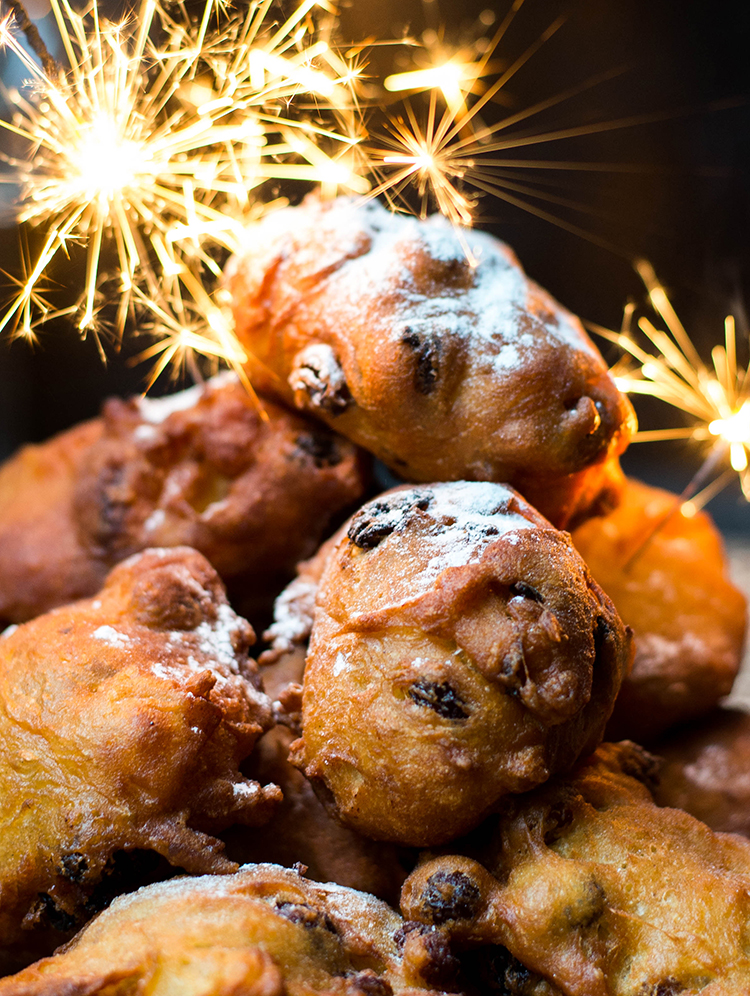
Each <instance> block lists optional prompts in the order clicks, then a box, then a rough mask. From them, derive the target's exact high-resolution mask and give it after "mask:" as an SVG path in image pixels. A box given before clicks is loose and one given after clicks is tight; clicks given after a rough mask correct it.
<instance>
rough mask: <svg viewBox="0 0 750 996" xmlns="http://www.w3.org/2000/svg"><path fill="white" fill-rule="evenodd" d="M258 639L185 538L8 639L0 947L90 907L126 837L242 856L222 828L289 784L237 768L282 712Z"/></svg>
mask: <svg viewBox="0 0 750 996" xmlns="http://www.w3.org/2000/svg"><path fill="white" fill-rule="evenodd" d="M252 639H253V633H252V630H251V628H250V627H249V625H248V624H247V623H246V622H245V621H244V620H243V619H241V618H239V617H238V616H236V615H235V613H234V612H233V611H232V609H231V608H230V607H229V605H228V603H227V601H226V597H225V595H224V590H223V587H222V585H221V582H220V580H219V578H218V576H217V574H216V572H215V571H214V570H213V568H211V566H210V565H209V564H208V562H207V561H206V560H205V558H203V557H202V556H201V555H200V554H198V553H196V552H195V551H193V550H187V549H185V548H177V549H175V550H155V551H147V552H145V553H143V554H140V555H137V556H135V557H133V558H131V559H130V560H127V561H126V562H125V563H123V564H121V565H119V566H118V567H117V568H116V569H115V570H113V571H112V573H111V574H110V575H109V578H108V579H107V582H106V585H105V587H104V588H103V589H102V591H101V592H100V593H99V594H98V595H97V597H96V598H94V599H89V600H86V601H81V602H78V603H75V604H74V605H71V606H67V607H64V608H60V609H56V610H53V611H52V612H50V613H48V614H46V615H44V616H40V617H39V618H37V619H36V620H34V621H33V622H30V623H26V624H25V625H22V626H19V627H17V628H15V629H14V630H12V631H11V630H8V631H6V633H5V634H4V635H3V637H2V638H0V744H2V750H1V751H0V798H1V799H2V800H3V805H2V812H1V813H0V944H1V943H8V942H9V941H10V940H12V939H13V938H14V937H16V936H17V935H18V932H19V930H20V929H21V927H22V925H23V926H24V927H33V926H35V925H36V924H40V925H41V926H45V925H47V923H51V924H52V925H53V926H55V925H57V924H60V925H63V926H67V927H69V926H70V925H72V923H74V922H75V920H76V918H83V917H85V916H86V914H87V903H88V900H89V899H90V897H91V895H92V892H93V889H94V887H95V885H96V883H97V881H98V880H99V879H100V877H101V874H102V872H103V870H104V869H105V867H106V865H107V863H108V861H109V859H110V858H111V857H112V855H113V854H114V853H115V852H116V851H119V850H122V849H125V850H130V849H134V848H139V849H145V850H153V851H156V852H157V853H158V854H160V855H162V856H163V857H165V858H166V859H168V860H169V862H170V863H172V864H173V865H177V866H180V867H182V868H185V869H187V870H188V871H190V872H224V871H228V870H232V869H233V868H234V867H236V866H234V865H233V864H232V863H231V862H229V861H227V860H226V859H225V858H224V857H223V856H222V854H221V851H222V847H223V845H221V843H220V842H219V841H218V840H216V839H215V838H214V837H212V836H209V834H213V833H215V832H216V831H218V830H221V829H224V828H225V827H227V826H228V825H230V824H231V823H234V822H243V823H247V824H251V825H252V824H254V823H259V822H262V821H263V820H264V819H267V818H268V816H269V814H270V810H271V808H272V804H273V803H274V802H275V801H277V800H278V796H279V790H278V788H277V787H276V786H275V785H269V786H266V787H261V786H260V785H259V784H258V783H257V782H251V781H247V780H245V779H244V778H243V777H242V776H241V775H240V773H239V771H238V766H239V764H240V762H241V761H242V760H243V758H245V757H247V755H248V754H249V753H250V751H251V750H252V748H253V745H254V744H255V742H256V740H257V739H258V737H259V736H260V734H261V733H262V731H263V730H264V729H268V728H269V726H270V725H271V724H272V716H271V708H270V706H271V704H270V701H269V699H268V698H267V697H266V696H265V695H264V694H263V693H262V692H261V691H260V690H259V682H258V679H257V670H256V667H255V664H254V662H252V661H251V660H250V659H249V658H248V657H247V648H248V645H249V644H250V642H251V641H252ZM91 912H92V911H91V910H90V908H89V911H88V915H90V913H91Z"/></svg>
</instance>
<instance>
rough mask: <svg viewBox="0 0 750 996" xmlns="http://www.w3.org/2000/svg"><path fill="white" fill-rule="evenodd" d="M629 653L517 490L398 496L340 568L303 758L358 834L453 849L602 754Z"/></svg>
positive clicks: (333, 571)
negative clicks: (518, 799)
mask: <svg viewBox="0 0 750 996" xmlns="http://www.w3.org/2000/svg"><path fill="white" fill-rule="evenodd" d="M630 650H631V648H630V632H629V630H628V629H627V628H626V627H625V626H624V624H623V623H622V622H621V621H620V619H619V617H618V615H617V613H616V611H615V609H614V606H613V605H612V603H611V602H610V600H609V599H608V598H607V596H606V595H605V594H604V593H603V592H602V590H601V589H600V588H599V586H598V585H597V584H596V582H595V581H594V580H593V579H592V577H591V575H590V574H589V572H588V570H587V568H586V565H585V563H584V562H583V560H582V558H581V557H580V556H579V555H578V553H577V552H576V551H575V549H574V548H573V546H572V544H571V542H570V538H569V536H568V535H567V533H562V532H559V531H558V530H557V529H555V528H553V527H552V526H551V525H550V524H549V522H547V521H546V519H544V518H543V517H542V516H541V515H540V514H539V513H538V512H537V511H536V510H535V509H533V508H532V507H531V506H530V505H528V504H527V503H526V502H525V501H524V500H523V499H522V498H521V497H520V495H518V494H517V492H515V491H514V490H513V489H512V488H509V487H507V486H505V485H500V484H492V483H481V482H466V481H461V482H455V483H446V484H433V485H422V486H417V487H407V488H401V489H396V490H395V491H393V492H390V493H388V494H386V495H384V496H381V497H380V498H378V499H376V500H374V501H371V502H369V503H368V504H367V505H365V506H364V507H363V508H362V509H361V510H360V511H359V512H358V513H357V514H356V515H355V516H354V517H353V518H352V519H351V520H350V523H349V526H348V531H347V532H346V533H345V534H344V535H343V536H342V539H341V540H340V542H339V543H338V545H337V546H336V547H335V548H334V549H333V551H332V553H331V554H330V556H329V559H328V562H327V564H326V567H325V570H324V572H323V576H322V578H321V582H320V587H319V590H318V595H317V601H316V608H315V616H314V623H313V630H312V637H311V642H310V650H309V654H308V658H307V664H306V668H305V682H304V696H303V712H302V717H303V735H302V738H301V739H300V740H298V741H296V742H295V743H294V744H293V745H292V752H291V759H292V761H293V763H295V764H296V765H297V766H298V767H300V768H301V769H302V770H303V771H304V772H305V774H306V775H307V777H308V778H309V779H311V781H312V782H313V784H314V786H315V787H316V789H317V790H318V791H319V793H320V794H321V796H322V797H323V798H324V800H328V801H329V803H330V804H331V805H332V806H333V807H334V808H335V810H336V812H337V813H338V815H339V817H340V818H341V819H342V820H343V821H344V822H345V823H346V824H347V825H349V826H351V827H353V828H354V829H356V830H358V831H360V832H361V833H363V834H365V835H367V836H370V837H372V838H374V839H380V840H390V841H394V842H397V843H401V844H406V845H412V846H430V845H435V844H440V843H444V842H446V841H448V840H451V839H452V838H454V837H457V836H459V835H460V834H462V833H466V832H468V831H469V830H470V829H472V828H473V827H474V826H476V825H477V824H478V823H479V822H480V820H481V819H482V818H483V817H484V816H485V815H486V814H487V813H489V812H490V811H492V809H493V808H494V807H496V806H497V804H498V802H499V801H500V800H501V799H502V798H503V797H504V796H506V795H507V794H508V793H516V792H525V791H527V790H528V789H531V788H533V787H535V786H536V785H539V784H540V783H542V782H544V781H545V780H546V779H547V778H548V777H549V776H550V775H551V774H553V773H555V772H557V771H560V770H562V769H565V768H567V767H569V766H570V765H572V764H573V763H574V762H575V761H576V759H577V758H578V757H579V756H580V755H581V754H582V753H584V752H588V751H591V750H593V749H594V748H595V747H596V745H597V743H598V742H599V741H600V739H601V736H602V731H603V729H604V725H605V723H606V721H607V718H608V716H609V714H610V712H611V709H612V705H613V703H614V699H615V696H616V695H617V692H618V689H619V687H620V683H621V681H622V678H623V676H624V674H625V672H626V670H627V668H628V665H629V662H630Z"/></svg>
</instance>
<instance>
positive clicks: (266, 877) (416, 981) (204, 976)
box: [0, 864, 456, 996]
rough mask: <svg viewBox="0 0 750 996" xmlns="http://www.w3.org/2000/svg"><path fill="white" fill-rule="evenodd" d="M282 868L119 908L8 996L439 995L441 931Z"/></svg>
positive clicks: (182, 886) (447, 980)
mask: <svg viewBox="0 0 750 996" xmlns="http://www.w3.org/2000/svg"><path fill="white" fill-rule="evenodd" d="M404 927H405V925H404V921H403V920H402V919H401V917H400V916H399V915H398V914H397V913H394V912H393V910H392V909H390V907H388V906H386V904H385V903H382V902H380V901H379V900H377V899H375V898H374V897H373V896H367V895H365V894H363V893H360V892H355V891H354V890H352V889H345V888H342V887H341V886H337V885H331V884H328V885H324V884H320V883H316V882H310V881H307V880H306V879H304V878H303V877H302V876H301V875H300V874H299V873H298V872H296V871H293V870H291V869H288V868H281V867H280V866H279V865H270V864H261V865H246V866H244V867H243V868H241V869H240V870H239V871H238V872H237V873H236V874H233V875H218V876H212V877H202V878H180V879H172V880H171V881H169V882H162V883H159V884H158V885H153V886H149V887H147V888H144V889H140V890H139V891H138V892H135V893H133V894H132V895H129V896H122V897H120V898H119V899H116V900H115V902H114V903H113V904H112V905H111V906H110V908H109V909H108V910H106V911H105V912H104V913H102V914H100V916H98V917H97V919H96V920H94V922H93V923H91V924H89V926H88V927H87V928H85V930H83V931H82V932H81V933H80V934H79V935H78V936H77V937H76V938H75V939H74V940H73V941H72V942H71V943H70V944H69V945H67V946H66V947H65V948H64V949H63V950H61V951H60V952H59V953H58V954H56V955H54V956H53V957H51V958H45V959H44V960H42V961H40V962H37V963H36V964H34V965H32V966H30V967H29V968H27V969H25V970H24V971H23V972H20V973H19V974H18V975H15V976H12V977H9V978H6V979H4V980H0V994H2V996H20V994H21V993H23V994H24V996H53V994H60V993H66V994H68V996H114V994H115V993H117V994H120V993H121V994H123V996H124V994H125V993H136V992H137V993H143V994H144V996H146V994H147V996H174V994H177V993H179V994H180V996H230V994H231V996H430V994H432V996H439V993H442V992H444V987H445V988H450V990H451V991H453V986H452V982H453V981H454V978H453V977H454V974H455V968H456V963H455V961H454V959H452V957H451V955H450V952H449V950H448V948H447V945H446V944H445V941H444V939H443V938H442V935H441V933H440V932H439V931H435V930H433V929H432V928H426V929H424V930H412V931H409V932H407V931H405V930H404Z"/></svg>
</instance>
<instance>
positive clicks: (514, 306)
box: [229, 197, 600, 375]
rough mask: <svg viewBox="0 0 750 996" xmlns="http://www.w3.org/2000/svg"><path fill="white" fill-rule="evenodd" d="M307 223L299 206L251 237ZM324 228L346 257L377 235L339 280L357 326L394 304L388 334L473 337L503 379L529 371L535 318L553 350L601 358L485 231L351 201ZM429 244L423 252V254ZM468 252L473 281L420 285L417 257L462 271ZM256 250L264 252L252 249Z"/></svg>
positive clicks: (334, 208)
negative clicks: (384, 304) (382, 305)
mask: <svg viewBox="0 0 750 996" xmlns="http://www.w3.org/2000/svg"><path fill="white" fill-rule="evenodd" d="M300 220H301V219H300V214H299V209H298V208H290V209H285V210H281V211H277V212H274V213H272V214H271V215H269V216H267V217H266V218H264V219H263V220H262V221H261V222H260V223H259V224H258V225H257V226H253V227H252V228H251V229H250V232H249V235H251V236H252V240H253V242H254V244H255V245H256V246H263V245H267V244H272V243H274V242H275V241H276V240H278V239H279V237H280V236H281V235H283V233H284V232H285V231H289V232H290V233H294V232H295V231H296V229H298V228H299V225H300ZM315 223H316V230H317V238H318V239H319V240H320V242H321V244H323V243H325V241H326V240H325V233H326V231H329V230H330V231H331V239H330V240H329V241H330V243H331V245H333V246H338V247H339V257H342V256H344V254H345V253H346V251H347V248H348V246H349V244H350V243H354V242H356V234H357V232H359V233H360V236H361V235H362V234H364V235H365V236H367V237H368V238H369V239H370V241H371V245H370V248H369V250H368V251H367V252H366V253H364V254H360V255H356V256H355V258H350V259H347V260H346V261H345V265H342V266H341V267H340V268H338V269H335V270H334V272H333V275H332V276H331V278H330V279H331V280H332V281H333V286H334V287H335V296H336V302H337V306H338V307H340V308H349V309H351V312H352V316H353V318H356V320H357V321H361V316H362V314H363V313H364V314H367V313H368V311H370V310H373V311H376V310H377V309H378V307H379V300H380V298H381V297H383V298H385V299H387V300H388V315H389V319H388V320H389V323H390V328H389V330H388V332H387V333H386V334H390V335H391V336H392V337H393V338H394V339H400V338H401V336H402V335H403V330H404V327H405V326H407V325H408V327H409V329H410V331H411V332H412V333H414V334H416V335H420V334H433V335H434V334H435V333H437V334H439V335H445V334H452V335H455V336H458V337H460V338H462V339H467V340H469V341H470V343H471V345H472V347H473V348H474V349H476V350H477V351H478V352H481V353H483V354H485V355H487V356H488V357H489V358H490V360H491V362H492V363H493V367H494V369H495V371H496V372H497V373H498V374H499V375H502V374H503V373H510V372H512V371H515V370H517V369H519V368H520V367H522V366H523V360H524V353H525V352H527V351H528V350H529V349H533V347H534V345H535V343H536V342H537V341H538V337H539V336H540V334H541V331H540V329H539V326H536V327H535V326H533V325H530V324H529V320H528V316H529V314H532V315H536V317H537V319H538V321H539V323H540V324H541V326H543V329H544V333H545V334H546V336H547V337H548V339H549V340H551V342H552V343H553V344H554V343H557V344H559V345H560V346H561V347H565V348H571V347H572V348H574V349H576V350H582V351H584V352H587V353H590V354H591V355H593V356H596V357H597V358H598V359H600V357H599V354H598V352H597V350H596V348H595V346H594V345H593V343H591V341H590V340H589V338H588V336H587V335H586V334H585V332H584V330H583V327H582V326H581V324H580V322H579V321H578V319H577V318H575V317H574V316H573V315H572V314H570V313H569V312H567V311H566V310H565V309H564V308H562V307H561V306H560V305H559V304H557V302H555V301H553V299H552V298H551V297H550V296H549V295H547V294H546V293H545V292H543V291H541V289H540V288H539V287H537V286H536V285H535V284H534V283H533V281H531V280H529V278H528V277H527V276H526V274H525V273H524V271H523V270H522V269H521V267H520V266H519V265H518V262H517V261H516V259H515V256H514V254H513V252H512V251H511V250H510V249H509V248H508V247H507V246H506V245H505V244H504V243H502V242H499V241H498V240H497V239H495V238H494V237H493V236H491V235H488V234H487V233H485V232H478V231H475V230H473V229H462V230H460V231H456V230H455V229H454V228H453V226H452V225H451V224H450V223H449V222H448V221H447V220H446V219H445V218H444V217H443V216H442V215H439V214H438V215H433V216H432V217H430V218H427V219H426V220H421V221H420V220H418V219H416V218H412V217H406V216H404V215H400V214H394V213H393V212H390V211H388V210H387V209H386V208H385V207H384V206H383V205H382V204H380V203H379V202H377V201H370V202H368V203H367V204H364V205H359V204H357V203H356V202H355V201H354V200H353V199H349V198H345V197H342V198H339V199H338V200H336V201H335V202H333V204H332V205H331V206H329V208H328V209H327V210H322V211H321V212H320V214H319V215H316V216H315ZM248 245H249V247H250V246H251V244H250V243H248ZM420 245H421V247H422V250H423V252H422V253H421V254H420V253H418V252H415V250H416V249H418V247H419V246H420ZM464 246H466V247H467V248H468V249H469V251H470V253H471V254H472V255H473V257H474V258H475V260H476V265H475V266H473V267H472V268H471V274H470V277H469V279H468V282H467V281H466V280H462V279H459V280H458V281H457V282H455V283H454V282H452V280H451V279H450V277H449V278H448V279H447V280H445V281H442V280H439V281H437V282H433V281H431V280H430V279H427V280H425V279H419V278H418V276H417V275H416V272H415V271H414V270H413V269H412V265H413V262H414V260H417V265H420V259H421V260H422V261H423V260H424V256H425V255H426V256H427V257H428V258H429V259H432V260H434V261H435V263H436V264H442V265H443V266H445V267H447V268H448V271H449V272H460V269H461V268H464V267H467V268H468V267H469V263H468V260H467V256H466V251H465V248H464ZM249 251H250V253H251V255H253V254H254V253H255V252H257V250H253V248H252V247H250V249H249ZM342 262H343V260H342ZM235 268H236V267H235ZM229 271H232V266H231V265H230V267H229ZM438 287H439V288H440V290H439V292H438V289H437V288H438Z"/></svg>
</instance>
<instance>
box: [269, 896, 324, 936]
mask: <svg viewBox="0 0 750 996" xmlns="http://www.w3.org/2000/svg"><path fill="white" fill-rule="evenodd" d="M276 912H277V913H279V914H280V915H281V916H283V917H284V918H285V919H286V920H290V921H291V922H292V923H298V924H300V925H301V926H303V927H306V928H307V930H314V929H315V928H316V927H323V928H324V929H325V930H327V931H329V933H331V934H338V931H337V930H336V925H335V924H334V922H333V920H331V918H330V917H329V916H328V914H327V913H323V912H321V910H316V909H315V908H314V907H313V906H308V905H307V903H286V902H280V903H276Z"/></svg>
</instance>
